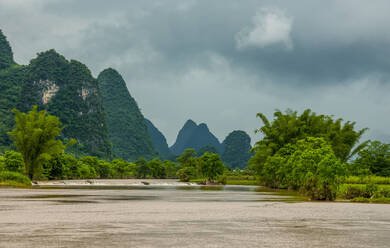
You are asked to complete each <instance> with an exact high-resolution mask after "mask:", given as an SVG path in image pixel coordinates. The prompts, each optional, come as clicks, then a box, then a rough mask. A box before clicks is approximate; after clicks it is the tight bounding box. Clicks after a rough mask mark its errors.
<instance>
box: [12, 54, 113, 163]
mask: <svg viewBox="0 0 390 248" xmlns="http://www.w3.org/2000/svg"><path fill="white" fill-rule="evenodd" d="M26 78H27V79H26V81H25V82H24V84H23V87H22V91H21V96H22V97H21V99H20V104H19V109H20V110H21V111H27V110H29V109H31V106H32V105H38V107H39V108H40V109H46V110H47V111H48V112H49V113H50V114H53V115H55V116H57V117H58V118H60V121H61V122H62V123H63V124H64V126H65V127H64V129H63V130H62V137H63V138H68V139H70V138H75V139H77V141H78V145H77V146H75V147H73V148H72V152H73V153H74V154H76V155H77V156H81V155H86V154H90V155H95V156H98V157H102V158H109V157H110V156H111V144H110V141H109V137H108V130H107V123H106V116H105V112H104V109H103V104H102V97H101V94H100V90H99V88H98V84H97V80H96V79H94V78H93V77H92V75H91V72H90V71H89V69H88V68H87V67H86V66H85V65H84V64H82V63H80V62H78V61H75V60H71V61H70V62H69V61H67V60H66V59H65V58H64V57H63V56H61V55H60V54H58V53H56V52H55V51H54V50H49V51H47V52H43V53H39V54H38V57H37V58H35V59H33V60H31V62H30V65H29V66H28V68H27V76H26Z"/></svg>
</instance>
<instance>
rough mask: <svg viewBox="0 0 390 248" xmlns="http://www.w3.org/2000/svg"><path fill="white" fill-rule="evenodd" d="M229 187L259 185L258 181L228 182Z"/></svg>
mask: <svg viewBox="0 0 390 248" xmlns="http://www.w3.org/2000/svg"><path fill="white" fill-rule="evenodd" d="M226 184H227V185H259V183H258V181H256V180H230V179H228V180H227V182H226Z"/></svg>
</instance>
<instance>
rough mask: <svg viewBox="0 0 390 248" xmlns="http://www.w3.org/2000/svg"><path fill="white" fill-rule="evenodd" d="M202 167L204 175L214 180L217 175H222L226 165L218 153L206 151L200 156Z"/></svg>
mask: <svg viewBox="0 0 390 248" xmlns="http://www.w3.org/2000/svg"><path fill="white" fill-rule="evenodd" d="M200 168H201V171H202V174H203V176H204V177H206V178H207V179H208V180H209V181H211V182H213V181H214V180H215V179H216V178H217V176H219V175H222V174H223V172H224V170H225V166H224V165H223V163H222V161H221V159H220V157H219V155H218V154H217V153H208V152H206V153H205V154H203V156H202V157H201V158H200Z"/></svg>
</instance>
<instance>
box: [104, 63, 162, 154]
mask: <svg viewBox="0 0 390 248" xmlns="http://www.w3.org/2000/svg"><path fill="white" fill-rule="evenodd" d="M98 82H99V87H100V90H101V92H102V96H103V105H104V109H105V110H106V113H107V120H108V127H109V128H108V129H109V135H110V140H111V142H112V145H113V155H114V157H116V158H123V159H125V160H136V159H137V158H140V157H144V158H148V159H149V158H153V157H155V156H157V152H156V150H155V149H154V145H153V141H152V138H151V137H150V135H149V132H148V130H147V126H146V123H145V119H144V117H143V115H142V113H141V111H140V109H139V108H138V105H137V103H136V101H135V100H134V98H133V97H132V96H131V95H130V93H129V91H128V89H127V87H126V83H125V81H124V80H123V78H122V76H121V75H120V74H119V73H118V72H117V71H115V70H114V69H111V68H109V69H106V70H104V71H102V72H101V73H100V74H99V76H98Z"/></svg>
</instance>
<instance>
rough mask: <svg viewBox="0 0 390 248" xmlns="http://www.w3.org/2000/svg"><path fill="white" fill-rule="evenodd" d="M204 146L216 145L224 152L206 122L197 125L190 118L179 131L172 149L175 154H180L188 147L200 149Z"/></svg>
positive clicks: (219, 150) (218, 149)
mask: <svg viewBox="0 0 390 248" xmlns="http://www.w3.org/2000/svg"><path fill="white" fill-rule="evenodd" d="M204 146H214V147H215V148H216V149H217V151H218V152H219V153H221V152H222V146H221V144H220V143H219V141H218V139H217V138H216V137H215V136H214V134H212V133H211V132H210V130H209V128H208V127H207V125H206V124H204V123H201V124H199V125H197V124H196V123H195V122H194V121H192V120H188V121H187V122H186V123H185V124H184V126H183V128H182V129H181V130H180V131H179V134H178V135H177V139H176V142H175V144H174V145H173V146H172V147H171V148H170V149H171V152H172V153H173V154H176V155H178V154H181V153H183V151H184V150H185V149H187V148H194V149H195V150H199V149H200V148H201V147H204Z"/></svg>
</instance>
